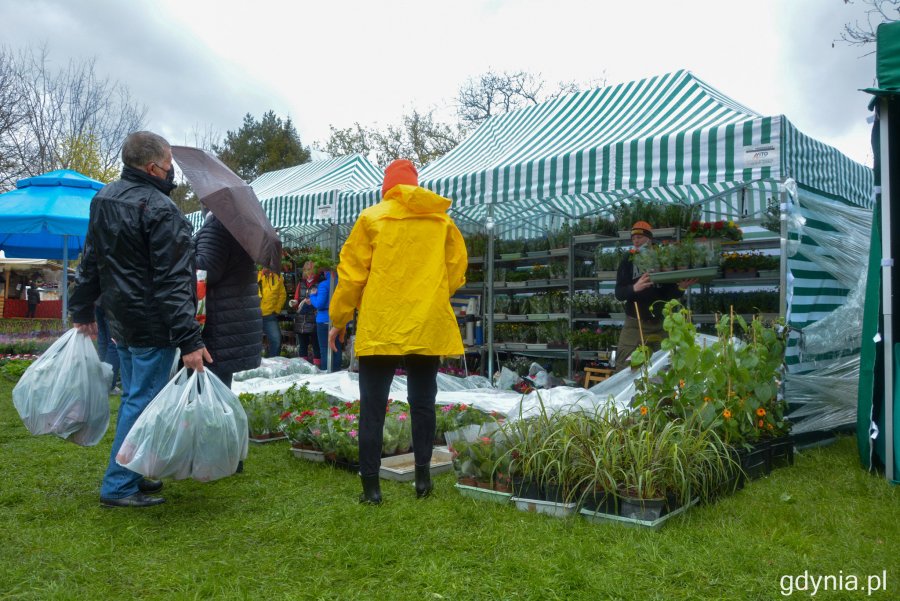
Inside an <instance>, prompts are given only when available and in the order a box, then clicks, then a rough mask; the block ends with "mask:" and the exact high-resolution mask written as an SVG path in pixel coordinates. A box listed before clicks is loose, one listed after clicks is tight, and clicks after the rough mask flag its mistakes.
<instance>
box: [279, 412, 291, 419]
mask: <svg viewBox="0 0 900 601" xmlns="http://www.w3.org/2000/svg"><path fill="white" fill-rule="evenodd" d="M290 415H291V412H290V411H285V412H284V413H282V414H281V419H287V418H288V417H289V416H290Z"/></svg>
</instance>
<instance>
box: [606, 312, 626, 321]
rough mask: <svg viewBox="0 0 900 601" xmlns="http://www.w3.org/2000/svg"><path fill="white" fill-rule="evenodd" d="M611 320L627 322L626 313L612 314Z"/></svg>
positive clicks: (610, 315)
mask: <svg viewBox="0 0 900 601" xmlns="http://www.w3.org/2000/svg"><path fill="white" fill-rule="evenodd" d="M609 318H610V319H616V320H619V321H625V314H624V313H610V314H609Z"/></svg>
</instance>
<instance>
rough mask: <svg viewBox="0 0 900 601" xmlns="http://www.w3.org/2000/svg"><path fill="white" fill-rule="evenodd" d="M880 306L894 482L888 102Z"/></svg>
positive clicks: (889, 468) (888, 472)
mask: <svg viewBox="0 0 900 601" xmlns="http://www.w3.org/2000/svg"><path fill="white" fill-rule="evenodd" d="M879 123H880V124H881V132H880V133H881V165H882V169H881V173H882V176H881V223H882V236H881V257H882V264H881V284H882V286H881V290H882V297H881V303H882V307H883V313H884V342H883V345H884V347H883V348H884V397H883V398H884V432H882V433H881V436H884V437H885V438H884V472H885V477H886V478H887V479H888V480H889V481H893V480H894V428H893V426H894V304H893V300H892V296H893V284H894V282H893V271H894V269H893V266H892V265H891V261H885V259H893V258H894V255H893V251H892V246H893V240H892V229H893V228H892V227H891V202H892V200H893V199H892V198H891V178H890V170H891V156H890V138H891V136H890V127H889V123H890V115H889V111H888V103H887V102H886V101H882V102H881V111H880V114H879Z"/></svg>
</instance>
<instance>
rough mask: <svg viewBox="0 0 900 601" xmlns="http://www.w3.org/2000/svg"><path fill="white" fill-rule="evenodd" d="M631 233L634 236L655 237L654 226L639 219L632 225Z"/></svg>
mask: <svg viewBox="0 0 900 601" xmlns="http://www.w3.org/2000/svg"><path fill="white" fill-rule="evenodd" d="M631 235H632V236H647V237H648V238H652V237H653V226H652V225H650V224H649V223H647V222H646V221H638V222H637V223H635V224H634V225H632V226H631Z"/></svg>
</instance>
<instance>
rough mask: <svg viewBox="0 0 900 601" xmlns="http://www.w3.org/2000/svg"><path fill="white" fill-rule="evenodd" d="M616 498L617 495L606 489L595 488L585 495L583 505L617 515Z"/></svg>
mask: <svg viewBox="0 0 900 601" xmlns="http://www.w3.org/2000/svg"><path fill="white" fill-rule="evenodd" d="M616 500H617V499H616V496H615V495H612V494H609V493H608V492H606V491H605V490H593V491H590V492H589V493H587V494H586V495H585V496H584V498H583V499H582V504H581V506H582V507H583V508H584V509H587V510H588V511H594V512H600V513H609V514H613V515H617V514H618V507H617V503H616Z"/></svg>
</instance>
